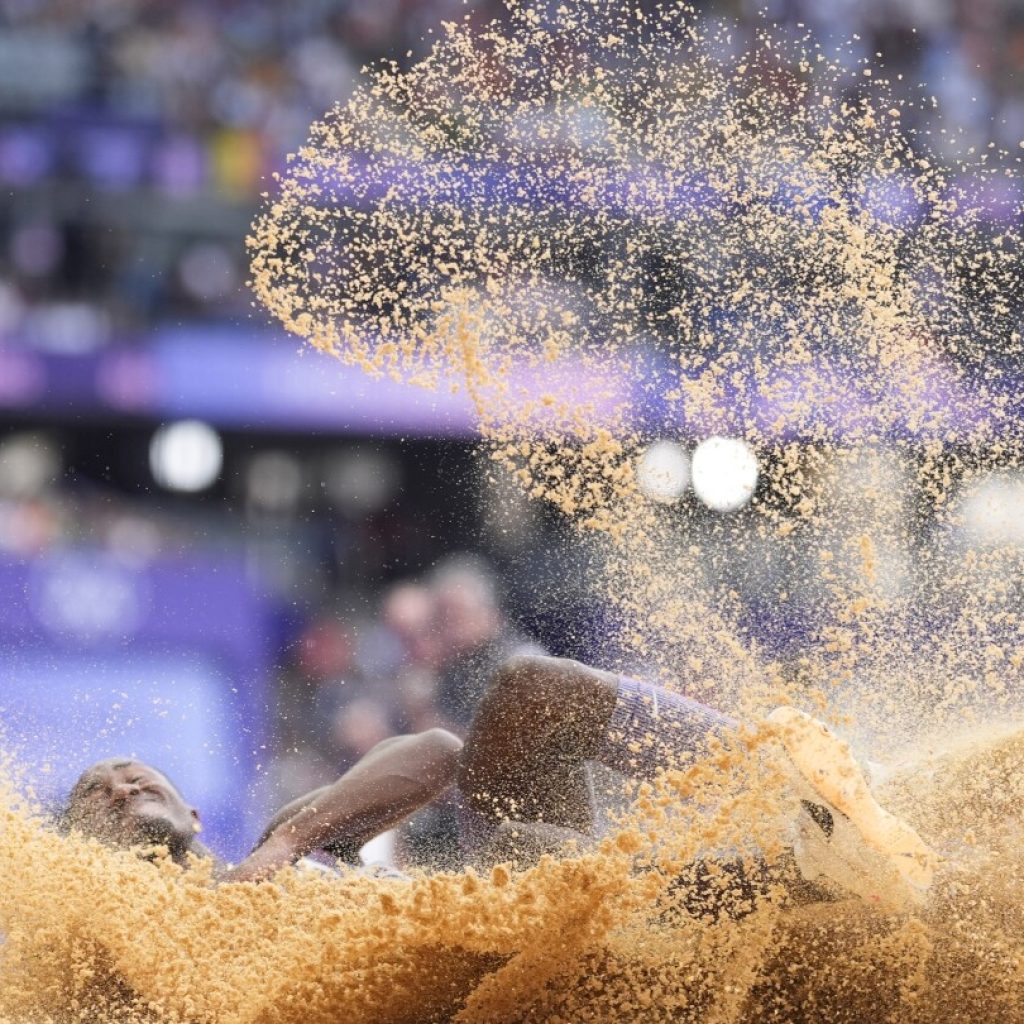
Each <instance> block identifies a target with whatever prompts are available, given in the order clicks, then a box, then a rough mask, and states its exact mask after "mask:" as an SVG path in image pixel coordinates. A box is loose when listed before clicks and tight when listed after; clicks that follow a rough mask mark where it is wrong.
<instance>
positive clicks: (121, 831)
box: [60, 757, 199, 858]
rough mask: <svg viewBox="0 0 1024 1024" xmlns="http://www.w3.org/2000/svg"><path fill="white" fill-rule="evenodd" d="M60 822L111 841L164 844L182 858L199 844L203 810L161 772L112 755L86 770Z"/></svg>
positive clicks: (80, 777)
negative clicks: (181, 792) (201, 812)
mask: <svg viewBox="0 0 1024 1024" xmlns="http://www.w3.org/2000/svg"><path fill="white" fill-rule="evenodd" d="M60 823H61V826H62V828H63V829H65V830H71V829H74V830H75V831H77V832H81V833H83V834H84V835H88V836H92V837H93V838H95V839H99V840H101V841H102V842H104V843H108V844H110V845H112V846H120V847H129V846H137V845H142V844H145V845H156V844H162V845H165V846H167V847H168V849H169V850H170V852H171V856H172V857H175V858H179V857H183V856H184V855H185V853H186V852H187V851H188V850H190V849H192V848H193V845H194V844H195V838H196V834H197V833H198V831H199V812H198V811H197V810H196V809H195V808H194V807H192V806H191V805H190V804H188V803H187V802H186V801H185V799H184V797H182V795H181V794H180V793H179V792H178V790H177V788H176V787H175V786H174V784H173V783H172V782H171V781H170V779H168V778H167V776H166V775H164V774H163V772H160V771H157V769H156V768H152V767H151V766H150V765H147V764H143V763H142V762H141V761H135V760H132V759H131V758H123V757H112V758H108V759H107V760H105V761H97V762H96V764H94V765H92V766H91V767H89V768H87V769H86V770H85V771H84V772H82V774H81V775H80V776H79V778H78V781H77V782H76V783H75V784H74V786H73V787H72V789H71V793H70V794H69V796H68V801H67V804H66V806H65V808H64V810H63V812H62V814H61V820H60Z"/></svg>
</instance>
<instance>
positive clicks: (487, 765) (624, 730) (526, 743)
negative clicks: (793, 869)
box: [459, 657, 736, 831]
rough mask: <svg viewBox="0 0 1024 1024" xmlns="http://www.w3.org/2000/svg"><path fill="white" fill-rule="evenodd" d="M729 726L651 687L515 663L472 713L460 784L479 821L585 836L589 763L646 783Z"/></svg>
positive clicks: (570, 667) (555, 666) (564, 667)
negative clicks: (545, 826)
mask: <svg viewBox="0 0 1024 1024" xmlns="http://www.w3.org/2000/svg"><path fill="white" fill-rule="evenodd" d="M735 724H736V723H735V722H734V721H733V720H732V719H730V718H729V717H728V716H725V715H722V714H720V713H719V712H717V711H715V710H714V709H712V708H709V707H706V706H705V705H703V704H700V703H698V702H697V701H693V700H690V699H689V698H686V697H682V696H680V695H679V694H675V693H671V692H670V691H668V690H665V689H663V688H661V687H658V686H654V685H652V684H649V683H641V682H639V681H637V680H633V679H628V678H624V677H620V676H616V675H614V674H613V673H610V672H602V671H600V670H598V669H593V668H589V667H587V666H586V665H581V664H579V663H578V662H575V661H566V660H563V659H559V658H545V657H524V658H517V659H514V660H512V661H510V662H508V663H506V664H505V665H504V666H503V667H502V668H501V669H500V670H499V672H498V673H497V674H496V675H495V677H494V679H493V680H492V682H491V685H490V688H489V690H488V691H487V694H486V696H485V697H484V700H483V701H482V703H481V705H480V708H479V710H478V711H477V715H476V718H475V720H474V722H473V725H472V728H471V730H470V734H469V737H468V739H467V741H466V747H465V750H464V752H463V757H462V763H461V768H460V774H459V785H460V788H461V789H462V792H463V795H464V797H465V798H466V800H467V802H468V804H469V806H470V808H471V809H473V810H475V811H476V812H477V813H480V814H484V815H488V816H490V817H492V818H495V819H501V818H506V817H508V818H513V819H516V820H519V821H544V822H547V823H549V824H552V825H558V826H562V827H567V828H573V829H576V830H578V831H589V830H590V828H591V825H592V819H593V808H592V801H591V797H590V793H589V789H588V786H587V776H586V772H585V768H584V765H585V762H586V761H588V760H595V761H600V762H601V763H602V764H605V765H607V766H608V767H610V768H614V769H616V770H618V771H621V772H623V773H624V774H627V775H630V776H632V777H634V778H647V779H649V778H653V777H654V776H655V775H656V774H657V772H658V770H659V769H660V768H662V767H666V766H671V765H672V764H674V763H677V762H678V760H679V758H680V756H681V755H684V754H685V753H687V752H694V751H697V750H700V749H701V748H702V746H703V745H704V744H705V742H706V741H707V739H708V737H709V736H710V735H713V734H715V733H720V732H722V731H727V730H729V729H730V728H732V727H734V726H735Z"/></svg>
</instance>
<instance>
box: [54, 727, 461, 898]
mask: <svg viewBox="0 0 1024 1024" xmlns="http://www.w3.org/2000/svg"><path fill="white" fill-rule="evenodd" d="M461 748H462V743H461V741H459V740H458V739H457V738H456V737H455V736H453V735H451V733H447V732H445V731H444V730H441V729H430V730H427V731H426V732H423V733H418V734H416V735H413V736H397V737H394V738H392V739H390V740H385V741H384V742H383V743H379V744H378V745H377V746H376V747H374V748H373V750H371V751H370V752H369V753H368V754H367V755H366V757H364V758H363V759H362V760H361V761H360V762H359V763H358V764H356V765H355V766H354V767H353V768H352V769H350V770H349V771H348V772H346V773H345V774H344V775H343V776H342V777H341V778H340V779H338V780H337V782H334V783H332V784H331V785H329V786H324V787H322V788H320V789H318V790H315V791H314V792H312V793H309V794H307V795H306V796H304V797H302V798H300V799H299V800H295V801H292V803H290V804H288V805H286V806H285V807H283V808H282V809H281V810H280V811H278V813H277V814H276V815H275V816H274V818H273V819H272V820H271V822H270V824H269V825H268V826H267V828H266V829H265V830H264V833H263V835H262V836H261V838H260V841H259V842H258V843H257V845H256V848H255V849H254V850H253V852H252V853H251V854H249V856H248V857H246V859H245V860H243V861H242V862H241V863H240V864H238V865H236V866H235V867H233V868H227V869H225V870H223V871H221V872H220V873H219V875H218V877H219V879H220V880H221V881H229V882H251V881H260V880H262V879H265V878H269V877H271V876H272V875H273V874H274V873H275V872H277V871H278V870H280V869H281V868H282V867H285V866H286V865H288V864H294V863H295V862H296V861H298V860H300V859H301V858H302V857H304V856H306V855H307V854H309V853H311V852H312V851H313V850H316V849H320V848H322V847H325V846H328V847H331V848H335V849H343V850H346V851H352V852H353V853H354V852H355V851H357V850H358V849H359V848H360V847H361V846H362V845H363V844H364V843H366V842H368V841H369V840H370V839H372V838H373V837H374V836H376V835H379V834H380V833H381V832H384V831H386V830H387V829H389V828H391V827H393V826H394V825H396V824H398V822H400V821H401V820H402V819H403V818H405V817H407V816H408V815H409V814H411V813H412V812H413V811H415V810H417V809H418V808H420V807H422V806H423V805H424V804H426V803H429V802H430V801H431V800H433V799H434V798H435V797H437V796H438V795H440V794H441V793H442V792H444V790H445V789H447V788H448V787H449V786H450V785H451V783H452V782H453V781H454V778H455V772H456V767H457V763H458V757H459V752H460V750H461ZM65 821H66V824H67V825H68V827H70V828H72V829H75V830H76V831H79V832H82V833H84V834H86V835H89V836H92V837H94V838H96V839H99V840H100V841H102V842H105V843H107V844H109V845H111V846H117V847H122V848H123V847H132V846H146V845H154V844H162V845H165V846H166V847H167V848H168V850H169V852H170V856H171V858H172V859H173V860H174V861H176V862H177V863H179V864H182V865H185V864H187V862H188V858H189V855H190V854H193V855H198V856H207V855H208V851H207V850H206V849H205V847H203V846H202V845H201V844H200V843H199V841H198V839H197V836H198V833H199V831H200V816H199V812H198V811H197V810H196V809H195V808H194V807H192V806H191V805H190V804H188V803H187V802H186V800H185V799H184V797H183V796H182V795H181V794H180V793H179V792H178V790H177V789H176V788H175V787H174V785H173V784H172V783H171V782H170V781H169V780H168V779H167V777H166V776H165V775H163V774H162V773H161V772H160V771H158V770H157V769H155V768H153V767H151V766H150V765H147V764H144V763H142V762H140V761H135V760H131V759H127V758H110V759H108V760H105V761H100V762H98V763H97V764H94V765H92V766H91V767H90V768H88V769H87V770H86V771H85V772H84V773H83V774H82V776H81V777H80V778H79V780H78V782H77V783H76V784H75V786H74V788H73V789H72V792H71V796H70V799H69V801H68V808H67V812H66V816H65Z"/></svg>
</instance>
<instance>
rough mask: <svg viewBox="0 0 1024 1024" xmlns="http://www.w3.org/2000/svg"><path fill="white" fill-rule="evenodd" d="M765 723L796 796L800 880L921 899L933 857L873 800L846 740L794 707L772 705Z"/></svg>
mask: <svg viewBox="0 0 1024 1024" xmlns="http://www.w3.org/2000/svg"><path fill="white" fill-rule="evenodd" d="M768 721H769V723H771V724H772V725H773V726H775V727H776V729H777V730H778V737H779V740H780V741H781V743H782V746H783V748H784V749H785V751H786V753H787V755H788V757H789V761H790V763H791V765H792V767H793V769H794V774H795V782H796V786H797V791H798V795H799V796H800V797H801V806H802V808H803V813H802V814H801V816H800V820H799V821H798V822H797V842H796V843H795V844H794V854H795V855H796V859H797V865H798V867H799V868H800V871H801V873H802V874H803V875H804V877H805V878H807V880H808V881H815V880H817V879H819V878H822V877H824V878H826V879H828V880H830V881H832V882H833V883H835V884H836V885H838V886H839V887H840V888H842V889H846V890H849V891H853V892H855V893H856V894H857V895H859V896H861V897H863V898H865V899H869V900H872V901H875V902H892V901H893V898H894V897H895V899H896V901H897V902H901V897H902V898H909V899H910V900H911V901H912V902H915V903H919V902H921V901H922V900H923V899H924V896H925V894H926V893H927V892H928V889H929V888H930V886H931V884H932V882H933V881H934V878H935V872H936V870H937V869H938V866H939V863H940V858H939V856H938V855H937V854H936V853H935V851H934V850H932V849H931V847H929V846H928V844H927V843H926V842H925V841H924V840H923V839H922V838H921V837H920V836H919V835H918V834H917V833H916V832H915V831H914V829H913V828H911V826H910V825H908V824H907V823H906V822H905V821H903V820H902V819H900V818H897V817H896V816H895V815H894V814H890V813H889V812H888V811H887V810H885V808H884V807H882V806H881V805H880V804H879V803H878V801H876V800H875V798H874V797H873V796H872V794H871V790H870V789H869V787H868V783H867V779H866V778H865V776H864V772H863V770H862V769H861V767H860V765H859V764H858V763H857V760H856V759H855V758H854V756H853V754H852V753H851V752H850V747H849V745H848V744H847V743H845V742H843V740H841V739H839V737H838V736H836V735H835V734H834V733H832V732H831V731H830V730H829V729H828V727H827V726H825V725H824V724H823V723H821V722H819V721H818V720H817V719H816V718H812V717H811V716H810V715H807V714H805V713H804V712H802V711H798V710H797V709H796V708H791V707H781V708H776V709H775V710H774V711H773V712H772V713H771V714H770V715H769V716H768Z"/></svg>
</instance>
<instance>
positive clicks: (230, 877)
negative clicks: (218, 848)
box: [218, 833, 298, 882]
mask: <svg viewBox="0 0 1024 1024" xmlns="http://www.w3.org/2000/svg"><path fill="white" fill-rule="evenodd" d="M296 853H297V851H295V850H294V849H293V848H292V846H291V844H290V843H289V842H288V839H287V836H281V835H278V834H276V833H275V834H274V835H272V836H271V837H270V838H269V839H268V840H267V841H266V842H265V843H264V844H263V845H262V846H259V847H257V848H256V849H255V850H253V852H252V853H250V854H249V856H248V857H246V858H245V860H243V861H242V862H241V863H240V864H236V865H235V866H234V867H231V868H226V869H225V870H224V871H222V872H221V873H220V874H219V876H218V880H219V881H221V882H265V881H266V880H267V879H269V878H273V876H274V875H275V874H277V872H278V871H280V870H281V868H283V867H287V866H288V865H289V864H293V863H295V861H296V860H297V859H298V858H297V855H296Z"/></svg>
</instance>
